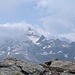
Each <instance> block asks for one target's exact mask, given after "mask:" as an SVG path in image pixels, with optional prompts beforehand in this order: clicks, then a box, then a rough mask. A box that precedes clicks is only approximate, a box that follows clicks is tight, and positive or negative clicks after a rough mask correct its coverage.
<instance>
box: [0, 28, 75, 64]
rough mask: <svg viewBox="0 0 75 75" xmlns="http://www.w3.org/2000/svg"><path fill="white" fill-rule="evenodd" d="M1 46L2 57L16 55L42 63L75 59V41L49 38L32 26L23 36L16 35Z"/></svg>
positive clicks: (0, 56) (0, 57) (0, 55)
mask: <svg viewBox="0 0 75 75" xmlns="http://www.w3.org/2000/svg"><path fill="white" fill-rule="evenodd" d="M15 37H16V38H13V37H12V38H11V39H9V40H7V41H6V42H5V43H4V44H3V45H2V46H0V59H4V58H7V57H16V58H19V59H25V60H28V61H31V62H35V63H40V62H44V61H48V60H51V59H53V58H58V59H62V60H70V61H71V60H74V59H75V42H71V43H69V42H66V41H61V40H60V39H47V38H46V37H45V36H43V35H41V36H40V35H38V34H37V32H35V31H34V30H32V29H31V28H30V27H29V28H28V30H27V31H26V32H25V34H24V35H22V36H19V37H17V36H15Z"/></svg>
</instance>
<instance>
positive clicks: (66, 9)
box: [0, 0, 75, 41]
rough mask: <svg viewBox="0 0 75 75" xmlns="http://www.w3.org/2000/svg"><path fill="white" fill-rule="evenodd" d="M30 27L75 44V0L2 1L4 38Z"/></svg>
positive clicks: (0, 27) (0, 30)
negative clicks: (10, 33)
mask: <svg viewBox="0 0 75 75" xmlns="http://www.w3.org/2000/svg"><path fill="white" fill-rule="evenodd" d="M29 26H30V27H32V28H33V29H35V30H37V32H38V33H40V34H43V35H44V36H46V37H48V38H50V37H51V36H52V37H66V38H67V39H70V40H71V41H75V0H0V35H4V34H9V32H17V31H19V33H21V32H22V31H24V29H27V27H29ZM11 30H12V31H11ZM16 30H17V31H16Z"/></svg>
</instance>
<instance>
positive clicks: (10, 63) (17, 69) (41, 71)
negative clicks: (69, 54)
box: [0, 58, 75, 75]
mask: <svg viewBox="0 0 75 75" xmlns="http://www.w3.org/2000/svg"><path fill="white" fill-rule="evenodd" d="M0 75H75V62H70V61H61V60H58V59H54V60H51V61H49V62H45V63H43V64H40V65H38V64H33V63H31V62H27V61H25V60H18V59H16V58H6V59H4V60H3V61H1V62H0Z"/></svg>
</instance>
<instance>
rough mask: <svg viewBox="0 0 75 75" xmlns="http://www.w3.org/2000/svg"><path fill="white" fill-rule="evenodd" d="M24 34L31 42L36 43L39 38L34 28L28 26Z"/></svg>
mask: <svg viewBox="0 0 75 75" xmlns="http://www.w3.org/2000/svg"><path fill="white" fill-rule="evenodd" d="M26 35H27V37H28V38H29V39H30V40H31V41H32V42H33V43H36V42H37V41H38V39H39V35H38V33H37V32H36V31H35V30H32V29H31V28H30V27H29V28H28V30H27V31H26Z"/></svg>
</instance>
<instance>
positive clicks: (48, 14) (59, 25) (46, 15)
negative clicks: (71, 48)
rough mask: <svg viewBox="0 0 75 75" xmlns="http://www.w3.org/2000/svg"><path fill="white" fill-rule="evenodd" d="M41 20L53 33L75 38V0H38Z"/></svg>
mask: <svg viewBox="0 0 75 75" xmlns="http://www.w3.org/2000/svg"><path fill="white" fill-rule="evenodd" d="M37 10H38V11H39V13H40V14H43V16H42V15H41V18H40V21H41V22H42V24H43V27H44V28H46V30H48V31H49V32H50V33H51V34H52V35H55V36H58V35H62V36H64V37H68V38H69V39H71V40H75V39H74V36H75V30H74V29H75V0H72V1H70V0H37Z"/></svg>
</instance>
